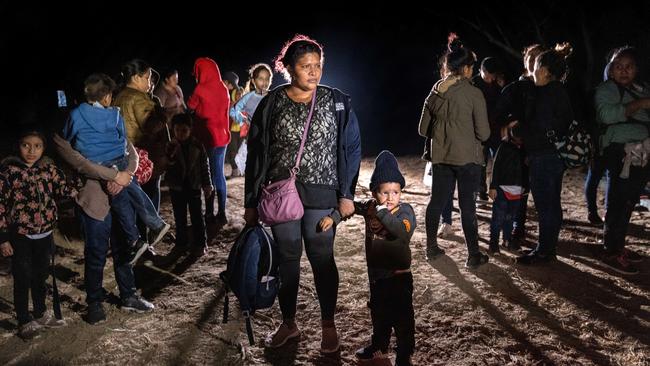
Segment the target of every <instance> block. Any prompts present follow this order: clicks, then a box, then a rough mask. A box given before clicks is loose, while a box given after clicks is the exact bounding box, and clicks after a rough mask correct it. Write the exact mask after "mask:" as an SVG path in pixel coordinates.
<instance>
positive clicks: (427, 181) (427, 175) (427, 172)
mask: <svg viewBox="0 0 650 366" xmlns="http://www.w3.org/2000/svg"><path fill="white" fill-rule="evenodd" d="M431 168H432V165H431V162H430V161H427V165H426V166H425V167H424V177H422V183H424V185H425V186H427V187H431V184H432V181H433V175H432V171H431Z"/></svg>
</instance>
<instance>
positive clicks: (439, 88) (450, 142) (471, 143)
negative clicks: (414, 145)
mask: <svg viewBox="0 0 650 366" xmlns="http://www.w3.org/2000/svg"><path fill="white" fill-rule="evenodd" d="M419 133H420V135H421V136H424V137H428V138H430V139H431V162H432V163H433V164H449V165H457V166H461V165H465V164H469V163H474V164H479V165H484V164H485V158H484V156H483V146H482V144H481V142H483V141H486V140H487V139H488V138H489V137H490V125H489V123H488V117H487V108H486V105H485V98H484V97H483V93H482V92H481V91H480V90H479V89H478V88H476V87H475V86H473V85H472V84H471V82H470V81H469V80H468V79H466V78H461V77H458V76H450V77H447V78H445V79H442V80H440V81H438V82H437V83H436V84H435V85H434V86H433V89H432V90H431V93H430V94H429V96H428V97H427V99H426V101H425V102H424V107H423V109H422V116H421V117H420V126H419Z"/></svg>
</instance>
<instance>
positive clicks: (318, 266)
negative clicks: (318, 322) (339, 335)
mask: <svg viewBox="0 0 650 366" xmlns="http://www.w3.org/2000/svg"><path fill="white" fill-rule="evenodd" d="M331 212H332V210H331V209H327V210H319V209H307V208H306V209H305V215H304V216H303V217H302V220H296V221H290V222H287V223H284V224H278V225H274V226H272V227H271V231H272V232H273V238H274V239H275V242H276V243H277V244H278V252H279V253H278V257H279V259H280V283H281V284H280V292H279V294H278V301H279V303H280V310H281V311H282V318H283V319H294V318H295V317H296V302H297V300H298V285H299V283H300V257H302V243H303V240H304V242H305V252H307V259H309V264H311V269H312V272H313V273H314V282H315V285H316V294H317V295H318V302H319V304H320V312H321V319H322V320H333V319H334V312H335V311H336V299H337V296H338V291H339V271H338V269H337V268H336V262H335V261H334V235H335V228H332V229H330V230H327V231H320V230H317V228H318V222H319V221H320V220H321V219H322V218H323V217H325V216H327V215H328V214H330V213H331Z"/></svg>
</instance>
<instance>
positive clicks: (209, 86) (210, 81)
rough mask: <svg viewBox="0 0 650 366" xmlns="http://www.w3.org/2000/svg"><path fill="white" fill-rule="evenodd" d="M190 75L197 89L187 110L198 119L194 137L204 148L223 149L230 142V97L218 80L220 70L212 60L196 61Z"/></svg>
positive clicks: (203, 58) (221, 82)
mask: <svg viewBox="0 0 650 366" xmlns="http://www.w3.org/2000/svg"><path fill="white" fill-rule="evenodd" d="M193 74H194V77H196V79H197V80H198V85H197V86H196V88H195V89H194V93H192V96H191V97H190V99H189V100H188V101H187V106H188V107H189V108H190V109H193V110H194V111H195V115H196V117H197V120H196V121H195V127H194V136H195V137H196V138H198V139H199V141H201V142H202V143H203V145H204V146H205V147H206V148H213V147H222V146H226V145H228V143H229V142H230V126H229V119H228V108H229V107H230V97H229V96H228V89H227V88H226V86H225V85H224V83H223V81H222V79H221V73H220V72H219V66H217V63H216V62H214V60H212V59H211V58H208V57H199V58H198V59H196V61H195V62H194V73H193Z"/></svg>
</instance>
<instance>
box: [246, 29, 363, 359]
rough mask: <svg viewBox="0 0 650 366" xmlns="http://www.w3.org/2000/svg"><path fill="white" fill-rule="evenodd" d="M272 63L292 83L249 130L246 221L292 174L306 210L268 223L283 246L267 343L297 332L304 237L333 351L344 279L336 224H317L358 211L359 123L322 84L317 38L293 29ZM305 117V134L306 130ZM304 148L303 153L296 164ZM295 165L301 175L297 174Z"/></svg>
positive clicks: (263, 107)
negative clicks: (265, 193) (324, 227)
mask: <svg viewBox="0 0 650 366" xmlns="http://www.w3.org/2000/svg"><path fill="white" fill-rule="evenodd" d="M275 67H276V70H277V71H278V72H281V73H283V74H284V76H285V78H286V79H287V80H288V81H289V82H290V83H289V84H285V85H281V86H279V87H277V88H275V89H274V90H272V91H270V92H269V93H268V95H267V96H266V97H264V98H263V99H262V101H260V104H259V105H258V107H257V109H256V110H255V114H254V115H253V119H252V123H251V126H250V131H249V134H248V156H247V159H246V181H245V198H244V207H245V208H246V210H245V214H244V220H245V221H246V224H247V225H248V226H255V225H257V224H258V221H259V212H258V206H259V202H260V197H261V194H262V186H265V185H266V184H267V183H276V182H280V181H284V180H287V178H290V177H292V176H295V178H296V180H295V184H296V188H297V191H298V193H299V196H300V197H299V198H300V202H299V204H301V205H302V207H304V215H303V216H302V218H301V219H298V220H293V221H289V222H284V223H277V224H274V225H272V226H271V230H272V232H273V237H274V238H275V241H276V242H277V244H278V252H279V253H278V255H279V266H280V270H279V275H280V282H281V283H282V286H281V287H280V292H279V302H280V310H281V311H282V318H283V321H282V324H281V325H280V326H279V327H278V328H277V329H276V331H275V332H273V333H271V334H269V337H268V338H267V339H266V342H265V343H266V346H267V347H269V348H277V347H280V346H282V345H284V344H285V343H287V341H288V340H290V339H292V338H296V337H298V336H300V330H299V328H298V325H297V324H296V305H297V300H298V286H299V279H300V258H301V257H302V248H303V240H304V247H305V252H306V253H307V258H308V259H309V262H310V264H311V267H312V271H313V272H314V281H315V283H316V293H317V295H318V301H319V303H320V310H321V312H320V316H321V327H322V328H321V330H322V335H321V343H320V351H321V352H322V353H334V352H336V351H338V349H339V347H340V343H339V337H338V334H337V331H336V327H335V324H334V315H335V312H336V300H337V295H338V283H339V275H338V269H337V268H336V262H335V259H334V230H328V231H326V232H322V231H319V230H317V225H318V222H319V221H320V220H321V219H322V218H323V217H325V216H327V215H328V214H330V213H331V212H332V210H333V209H335V208H336V209H338V210H339V212H340V213H341V215H342V216H343V217H348V216H351V215H352V214H353V213H354V203H353V199H354V191H355V188H356V183H357V178H358V175H359V166H360V163H361V143H360V135H359V126H358V122H357V117H356V115H355V113H354V111H353V110H352V109H351V107H350V104H351V103H350V97H349V96H347V95H345V94H343V93H342V92H341V91H339V90H338V89H334V88H331V87H328V86H323V85H319V84H318V83H319V82H320V78H321V76H322V67H323V49H322V47H321V45H320V44H319V43H318V42H316V41H314V40H312V39H310V38H309V37H307V36H304V35H296V36H295V37H294V38H293V39H292V40H291V41H289V42H287V43H286V44H285V47H284V48H283V50H282V51H281V52H280V54H279V55H278V57H277V59H276V63H275ZM312 106H313V107H314V108H313V109H312V108H311V107H312ZM310 110H311V111H312V112H313V114H312V113H310ZM309 117H313V118H311V119H310V118H309ZM308 121H309V123H310V124H309V127H308V128H307V133H306V134H303V132H305V125H306V124H307V122H308ZM303 135H305V136H306V139H303ZM303 140H304V145H303V146H302V148H301V145H302V143H301V141H303ZM303 148H304V150H303ZM301 150H303V155H302V156H303V157H302V159H301V160H300V161H299V162H298V163H299V166H298V167H296V165H295V162H296V157H297V156H298V155H300V154H299V153H298V152H299V151H301ZM297 168H299V169H297ZM295 170H297V173H296V174H295V175H292V174H293V173H292V172H295Z"/></svg>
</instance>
